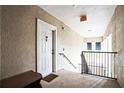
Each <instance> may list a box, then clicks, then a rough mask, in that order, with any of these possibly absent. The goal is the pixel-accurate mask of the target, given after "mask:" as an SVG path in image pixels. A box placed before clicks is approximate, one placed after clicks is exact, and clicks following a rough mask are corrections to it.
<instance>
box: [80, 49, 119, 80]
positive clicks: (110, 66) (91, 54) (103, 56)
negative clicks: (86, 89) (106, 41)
mask: <svg viewBox="0 0 124 93" xmlns="http://www.w3.org/2000/svg"><path fill="white" fill-rule="evenodd" d="M116 54H117V52H98V51H82V54H81V58H82V63H81V73H86V74H91V75H97V76H102V77H107V78H113V79H116V75H115V55H116Z"/></svg>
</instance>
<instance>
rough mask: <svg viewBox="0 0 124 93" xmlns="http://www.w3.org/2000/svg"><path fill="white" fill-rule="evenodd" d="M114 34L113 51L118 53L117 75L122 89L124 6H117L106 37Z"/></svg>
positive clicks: (123, 76) (123, 82) (123, 69)
mask: <svg viewBox="0 0 124 93" xmlns="http://www.w3.org/2000/svg"><path fill="white" fill-rule="evenodd" d="M110 33H112V49H113V51H117V52H118V55H117V56H116V73H117V80H118V82H119V84H120V85H121V87H124V6H117V8H116V9H115V12H114V15H113V17H112V19H111V21H110V23H109V25H108V27H107V30H106V33H105V35H104V37H106V36H107V35H108V34H110Z"/></svg>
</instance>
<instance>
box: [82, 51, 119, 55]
mask: <svg viewBox="0 0 124 93" xmlns="http://www.w3.org/2000/svg"><path fill="white" fill-rule="evenodd" d="M83 52H84V53H114V54H117V52H106V51H82V53H83Z"/></svg>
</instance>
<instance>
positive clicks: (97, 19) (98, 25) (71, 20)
mask: <svg viewBox="0 0 124 93" xmlns="http://www.w3.org/2000/svg"><path fill="white" fill-rule="evenodd" d="M40 7H41V8H43V9H44V10H46V11H47V12H48V13H50V14H51V15H53V16H55V17H56V18H57V19H59V20H61V21H62V22H64V23H65V24H66V25H68V26H69V27H70V28H71V29H73V30H74V31H76V32H78V33H79V34H81V35H82V36H83V37H98V36H102V35H103V34H104V32H105V29H106V27H107V25H108V23H109V21H110V19H111V17H112V15H113V13H114V9H115V7H116V6H115V5H40ZM83 14H85V15H86V16H87V21H83V22H80V15H83Z"/></svg>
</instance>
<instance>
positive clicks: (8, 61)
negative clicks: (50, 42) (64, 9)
mask: <svg viewBox="0 0 124 93" xmlns="http://www.w3.org/2000/svg"><path fill="white" fill-rule="evenodd" d="M36 18H40V19H41V20H43V21H46V22H47V23H50V24H52V25H54V26H56V27H57V30H58V32H57V37H58V38H57V39H58V42H57V43H58V47H57V48H58V50H57V51H58V53H59V52H61V50H62V48H63V47H64V48H65V51H67V53H68V54H71V55H73V56H74V55H75V54H74V53H73V52H71V51H70V48H71V50H73V49H74V50H76V49H75V48H77V49H78V48H81V45H82V41H83V38H82V37H81V36H79V35H78V34H77V33H76V32H74V31H72V30H71V29H70V28H69V27H68V26H66V25H65V24H64V23H62V22H61V21H59V20H58V19H56V18H55V17H53V16H51V15H50V14H48V13H47V12H45V11H44V10H43V9H41V8H39V7H38V6H2V33H1V34H2V35H1V36H2V59H1V60H2V78H6V77H9V76H13V75H15V74H18V73H21V72H24V71H27V70H35V62H36V61H35V60H36V56H35V48H36V47H35V43H36V42H35V38H36V37H35V35H36ZM62 26H64V27H65V30H64V31H62V29H61V27H62ZM76 45H80V46H76ZM79 50H80V49H79ZM59 57H60V56H59V55H58V62H59V61H60V59H59ZM70 58H72V57H70ZM75 59H76V58H75ZM72 60H73V59H72ZM75 62H76V61H75Z"/></svg>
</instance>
